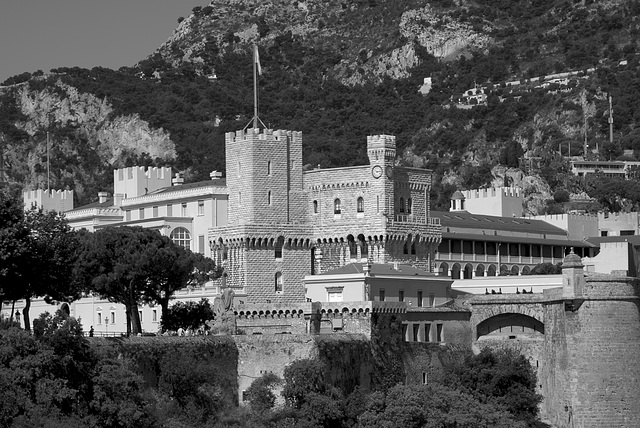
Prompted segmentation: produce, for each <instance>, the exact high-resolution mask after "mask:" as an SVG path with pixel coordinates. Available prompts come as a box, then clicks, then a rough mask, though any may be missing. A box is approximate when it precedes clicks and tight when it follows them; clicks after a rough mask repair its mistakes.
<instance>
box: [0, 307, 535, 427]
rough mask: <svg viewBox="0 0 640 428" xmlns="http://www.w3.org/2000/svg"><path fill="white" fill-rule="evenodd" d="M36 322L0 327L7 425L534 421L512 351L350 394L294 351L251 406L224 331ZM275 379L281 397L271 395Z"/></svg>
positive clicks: (258, 388)
mask: <svg viewBox="0 0 640 428" xmlns="http://www.w3.org/2000/svg"><path fill="white" fill-rule="evenodd" d="M34 325H35V326H36V332H37V333H36V335H34V336H32V335H29V334H28V333H27V332H25V331H24V330H21V329H19V328H17V327H14V326H10V327H9V326H4V327H3V328H2V329H0V386H1V387H2V391H3V400H2V401H0V425H2V426H7V427H11V426H45V427H63V426H66V427H76V426H77V427H81V426H85V427H86V426H100V427H147V426H148V427H167V428H169V427H186V426H189V427H224V426H236V427H273V428H275V427H278V426H283V425H285V426H296V427H308V428H312V427H314V428H316V427H335V428H340V427H356V428H358V427H359V428H365V427H390V426H403V427H416V428H418V427H434V428H435V427H441V426H457V427H491V426H495V427H498V428H500V427H505V428H506V427H526V426H529V424H534V423H535V422H536V421H537V405H538V403H539V402H540V397H539V396H538V395H537V394H536V393H535V383H536V380H535V374H534V371H533V368H532V367H531V366H530V365H529V363H528V361H527V360H526V359H525V358H524V357H522V356H520V355H518V354H516V353H513V352H506V351H500V352H491V351H488V350H483V351H482V352H481V353H480V354H479V355H477V356H473V355H470V354H469V355H466V356H465V355H459V354H454V355H453V357H452V358H450V359H449V360H447V361H444V369H443V370H444V372H443V375H442V376H441V377H440V379H439V380H438V381H436V382H435V383H432V384H429V385H402V384H397V385H395V386H391V387H389V388H386V389H384V390H379V391H376V392H365V391H363V390H361V389H359V388H355V390H353V391H352V392H351V393H350V394H348V395H347V394H345V393H344V392H343V391H341V390H339V389H337V388H336V387H334V386H333V385H332V384H331V383H330V382H329V380H328V379H329V378H328V376H327V375H328V369H327V367H326V366H325V365H324V364H323V363H321V362H320V361H318V360H298V361H295V362H294V363H292V364H291V365H289V366H287V367H286V368H285V370H284V379H279V378H278V377H277V376H275V375H273V374H270V373H269V374H265V375H263V376H262V377H260V378H258V379H256V380H255V381H254V382H253V384H252V385H251V387H250V388H249V389H248V391H247V392H248V395H249V403H250V406H249V408H237V407H236V405H235V401H236V400H237V398H238V397H237V395H236V391H237V384H236V382H237V380H236V378H235V371H234V370H233V369H232V367H231V366H227V365H229V364H231V365H233V364H237V358H238V355H237V350H234V349H232V348H234V347H233V343H232V342H231V341H229V340H223V339H220V338H189V339H188V340H185V339H182V340H180V339H179V338H149V339H142V338H137V339H134V340H129V341H124V342H123V341H113V340H108V339H92V344H91V346H90V344H89V342H88V340H87V339H85V338H83V337H82V335H81V326H80V325H79V323H78V322H77V321H76V320H74V319H73V318H70V317H69V316H68V315H66V314H65V313H64V312H61V311H58V312H57V313H56V314H55V315H54V316H51V315H49V314H45V315H43V316H41V317H40V318H39V319H38V320H36V321H34ZM5 327H6V328H5ZM234 361H235V363H234ZM280 387H282V390H281V391H282V392H281V393H282V397H283V399H284V405H281V404H276V403H277V395H276V391H278V390H279V389H280Z"/></svg>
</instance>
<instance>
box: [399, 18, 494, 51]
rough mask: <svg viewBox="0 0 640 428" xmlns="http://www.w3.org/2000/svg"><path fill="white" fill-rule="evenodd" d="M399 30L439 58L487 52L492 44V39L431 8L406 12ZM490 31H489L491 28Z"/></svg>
mask: <svg viewBox="0 0 640 428" xmlns="http://www.w3.org/2000/svg"><path fill="white" fill-rule="evenodd" d="M399 28H400V33H401V34H402V35H403V36H404V37H406V38H407V39H408V40H415V41H416V42H417V43H418V44H420V46H423V47H425V48H426V49H427V50H428V51H429V53H430V54H432V55H433V56H435V57H437V58H447V59H448V58H455V57H459V56H460V55H461V54H463V53H465V52H468V51H471V50H478V49H484V48H486V47H487V46H488V45H489V44H490V43H491V38H490V37H489V36H487V35H485V34H481V33H478V32H477V31H474V30H473V29H472V28H471V27H470V26H469V25H467V24H464V23H460V22H456V21H454V20H453V19H452V18H451V17H449V16H448V15H446V14H437V13H436V12H434V10H433V9H432V8H431V7H430V6H425V7H424V8H422V9H416V10H409V11H406V12H405V13H403V14H402V19H401V20H400V26H399ZM486 30H487V32H488V30H489V28H487V29H486Z"/></svg>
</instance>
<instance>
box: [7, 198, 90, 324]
mask: <svg viewBox="0 0 640 428" xmlns="http://www.w3.org/2000/svg"><path fill="white" fill-rule="evenodd" d="M77 247H78V242H77V240H76V233H75V232H73V231H72V230H71V228H70V227H69V225H68V224H67V222H66V220H65V219H64V215H62V214H59V213H56V212H54V211H51V212H46V213H45V212H44V211H43V210H42V209H41V208H35V207H33V208H31V209H30V210H29V211H26V212H23V211H22V203H21V202H20V201H19V200H18V198H17V197H15V196H12V195H9V194H8V193H7V192H0V260H2V267H1V268H0V278H2V284H3V286H2V288H3V291H2V292H0V294H3V295H4V298H9V299H11V300H14V301H15V300H18V299H24V300H25V307H24V310H23V316H24V326H25V329H26V330H31V322H30V318H29V309H30V307H31V299H33V298H34V297H44V299H45V301H46V302H47V303H51V302H52V301H64V302H70V301H72V300H74V299H76V298H78V297H79V294H80V292H79V291H80V290H79V289H78V288H76V287H75V286H74V283H73V281H72V280H71V278H72V275H71V274H72V272H73V268H74V265H75V260H76V257H77Z"/></svg>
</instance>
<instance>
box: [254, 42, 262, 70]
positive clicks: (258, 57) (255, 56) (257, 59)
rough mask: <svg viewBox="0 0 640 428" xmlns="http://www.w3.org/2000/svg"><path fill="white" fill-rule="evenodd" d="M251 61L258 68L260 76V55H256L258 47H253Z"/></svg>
mask: <svg viewBox="0 0 640 428" xmlns="http://www.w3.org/2000/svg"><path fill="white" fill-rule="evenodd" d="M253 60H254V61H255V63H256V66H257V67H258V74H259V75H262V67H260V54H259V53H258V45H253Z"/></svg>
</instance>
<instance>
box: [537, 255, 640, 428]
mask: <svg viewBox="0 0 640 428" xmlns="http://www.w3.org/2000/svg"><path fill="white" fill-rule="evenodd" d="M563 276H564V278H563V287H562V290H561V293H560V290H557V291H556V290H549V291H556V294H555V295H552V294H553V293H548V294H547V293H546V292H545V294H547V296H545V297H549V299H548V300H549V302H548V304H546V305H545V345H544V346H545V349H544V351H545V352H544V353H545V359H546V368H545V370H544V372H545V373H546V374H545V375H544V376H543V379H541V381H542V382H541V383H542V384H543V391H544V392H545V401H544V403H543V407H544V409H543V410H544V411H545V413H546V414H547V415H548V417H549V419H550V420H551V421H552V422H553V424H554V425H555V426H558V427H567V428H569V427H574V426H575V427H578V426H579V427H594V428H595V427H604V426H609V427H614V426H615V427H638V426H640V406H638V400H639V399H640V366H639V365H638V361H640V281H639V280H638V279H637V278H629V277H618V276H612V275H594V276H591V275H590V276H585V274H584V269H583V266H582V263H581V261H580V258H579V257H578V256H576V255H575V254H570V255H568V256H567V257H566V258H565V261H564V264H563Z"/></svg>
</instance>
